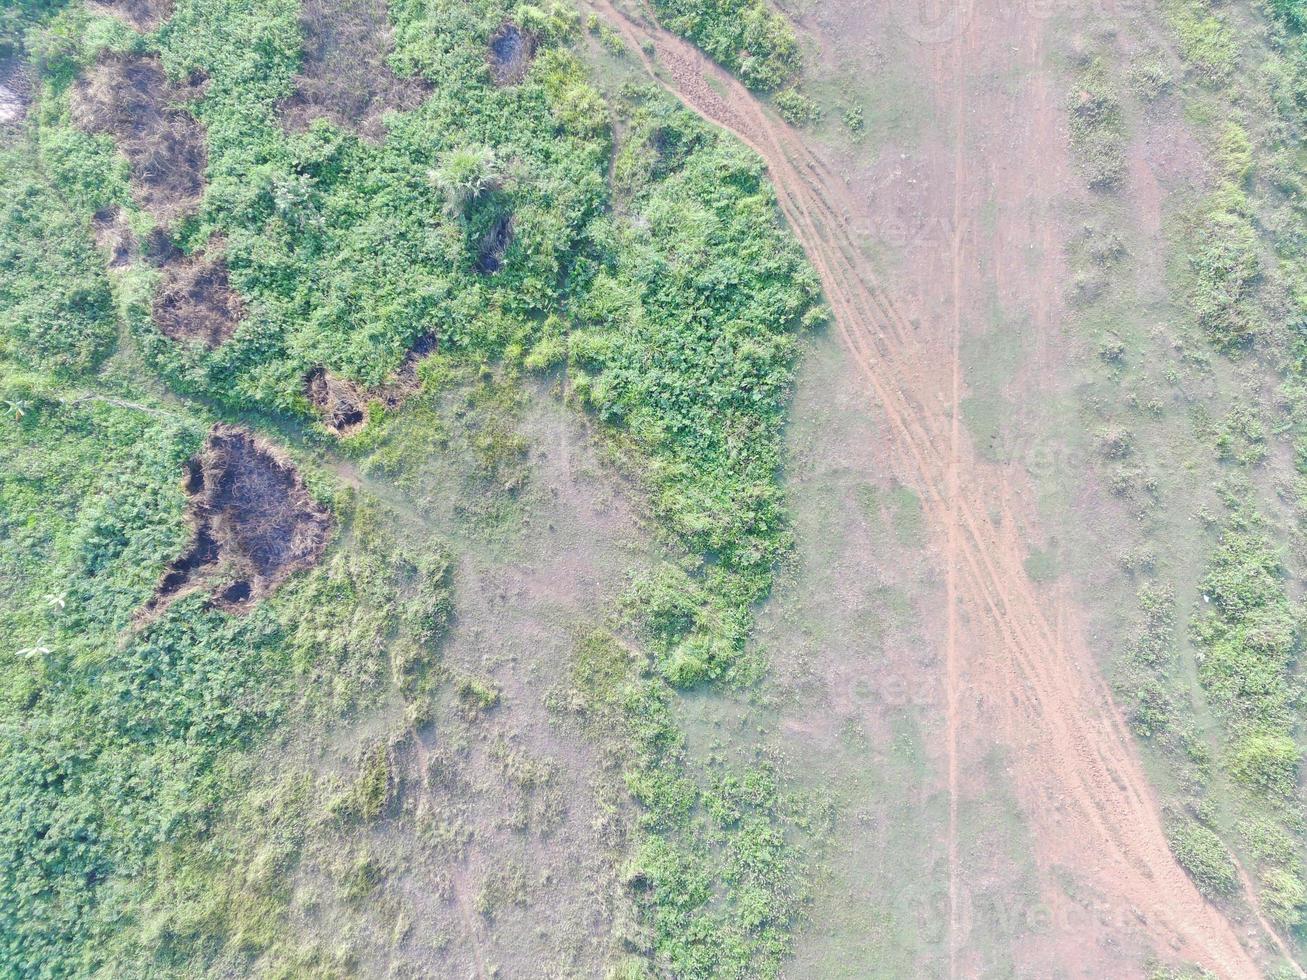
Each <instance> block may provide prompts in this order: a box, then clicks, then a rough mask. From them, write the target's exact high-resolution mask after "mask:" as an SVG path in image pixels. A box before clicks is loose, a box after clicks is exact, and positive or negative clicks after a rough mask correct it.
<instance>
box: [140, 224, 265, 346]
mask: <svg viewBox="0 0 1307 980" xmlns="http://www.w3.org/2000/svg"><path fill="white" fill-rule="evenodd" d="M219 247H220V243H219V244H217V245H215V246H213V247H211V248H210V250H209V251H206V252H200V253H196V254H195V255H192V256H188V257H184V256H173V255H168V256H167V258H166V259H165V261H164V262H163V263H162V267H163V282H162V283H161V284H160V285H159V291H158V292H157V293H156V294H155V297H154V323H155V325H156V326H157V327H158V328H159V330H160V332H161V333H163V335H164V336H166V337H170V338H172V339H173V340H187V341H195V340H198V341H200V342H201V343H202V344H204V346H205V347H207V348H209V349H210V350H212V349H213V348H215V347H217V346H219V345H220V344H222V343H223V342H224V341H226V340H229V339H230V338H231V335H232V334H233V333H235V331H236V325H237V324H238V323H239V322H240V320H241V317H242V316H244V313H245V308H244V304H242V302H241V300H240V297H239V296H237V295H236V293H234V292H233V291H232V288H231V284H230V283H229V282H228V278H227V263H226V261H225V260H224V259H223V258H222V257H221V255H215V254H213V252H214V251H215V250H216V248H219Z"/></svg>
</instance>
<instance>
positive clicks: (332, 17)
mask: <svg viewBox="0 0 1307 980" xmlns="http://www.w3.org/2000/svg"><path fill="white" fill-rule="evenodd" d="M300 30H301V31H302V32H303V35H304V49H303V55H302V61H301V64H300V73H299V74H298V75H296V76H295V91H294V94H293V95H291V97H290V98H289V99H288V100H287V101H286V103H285V104H284V105H283V106H282V121H283V123H284V124H285V126H286V128H287V129H289V130H292V131H301V130H304V129H307V128H308V126H309V124H310V123H311V122H313V120H315V119H327V120H329V121H331V122H332V123H334V124H335V125H337V126H340V127H342V128H344V129H349V130H352V131H354V132H357V133H360V134H361V135H363V136H364V137H366V138H367V139H370V140H380V139H382V138H383V137H384V136H385V135H386V131H385V127H384V126H383V125H382V123H381V116H382V114H383V113H385V112H387V111H389V110H391V109H395V110H401V111H402V110H409V109H415V108H417V107H418V106H419V105H421V104H422V102H423V101H424V100H425V99H426V97H427V94H428V93H429V92H430V91H431V88H430V86H429V85H428V84H427V83H426V82H424V81H423V80H421V79H418V78H400V77H398V76H397V75H396V74H395V73H394V72H393V71H392V70H391V69H390V65H389V64H388V63H387V60H386V58H387V56H388V55H389V54H390V52H391V50H392V48H393V46H394V43H393V39H392V31H391V27H390V18H389V16H388V15H387V12H386V3H385V0H331V2H328V0H304V2H303V3H302V4H301V6H300Z"/></svg>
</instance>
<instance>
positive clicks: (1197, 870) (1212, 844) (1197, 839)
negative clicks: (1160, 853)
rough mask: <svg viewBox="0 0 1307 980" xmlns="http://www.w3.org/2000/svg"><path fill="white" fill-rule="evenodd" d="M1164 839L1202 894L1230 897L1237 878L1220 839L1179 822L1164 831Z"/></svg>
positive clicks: (1186, 821)
mask: <svg viewBox="0 0 1307 980" xmlns="http://www.w3.org/2000/svg"><path fill="white" fill-rule="evenodd" d="M1166 839H1167V841H1168V842H1169V843H1170V845H1171V851H1172V852H1173V853H1174V854H1175V857H1176V860H1177V861H1179V862H1180V865H1181V867H1183V868H1184V869H1185V870H1186V871H1188V872H1189V875H1190V876H1191V877H1192V878H1193V879H1194V883H1195V884H1197V885H1198V888H1199V890H1200V891H1202V892H1203V894H1205V895H1209V896H1212V897H1219V896H1222V895H1232V894H1234V892H1235V891H1237V890H1238V888H1239V876H1238V873H1237V872H1236V871H1235V867H1234V862H1233V861H1231V860H1230V854H1229V852H1228V851H1226V849H1225V845H1224V844H1222V843H1221V838H1219V837H1217V836H1216V834H1214V833H1212V831H1211V830H1209V829H1208V828H1207V827H1204V826H1203V825H1202V824H1200V823H1198V822H1197V821H1194V820H1189V819H1180V820H1176V821H1173V822H1171V823H1170V824H1168V825H1167V828H1166Z"/></svg>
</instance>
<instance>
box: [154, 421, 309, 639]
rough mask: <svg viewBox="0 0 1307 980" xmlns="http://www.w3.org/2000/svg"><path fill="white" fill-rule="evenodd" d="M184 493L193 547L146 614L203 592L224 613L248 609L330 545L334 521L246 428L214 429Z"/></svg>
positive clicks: (192, 463) (189, 470)
mask: <svg viewBox="0 0 1307 980" xmlns="http://www.w3.org/2000/svg"><path fill="white" fill-rule="evenodd" d="M182 486H183V489H184V490H185V491H186V494H187V497H188V503H187V515H188V519H189V521H190V523H191V526H192V528H193V529H194V532H193V534H192V536H191V543H190V545H189V547H188V548H187V549H186V551H185V553H183V554H182V555H181V556H180V557H179V558H177V559H176V560H174V561H173V562H172V563H171V564H169V566H168V568H167V569H166V570H165V571H164V574H163V577H162V578H161V579H160V581H159V585H158V588H157V589H156V591H155V595H154V597H153V598H152V599H151V600H150V601H149V602H148V603H147V604H146V606H145V609H144V611H143V612H144V614H145V615H151V614H153V613H157V612H159V611H160V610H162V609H164V608H165V607H166V606H167V605H168V604H169V603H171V602H173V601H174V600H175V599H177V598H180V597H181V596H183V595H187V594H190V593H192V592H195V591H199V590H201V589H208V590H209V591H210V596H211V602H212V603H213V604H214V605H215V606H218V607H219V608H223V609H227V610H229V611H234V612H238V611H241V610H243V609H248V608H250V607H251V606H252V605H253V604H254V603H255V602H257V601H258V600H259V599H261V598H263V597H264V596H267V595H269V594H270V593H272V592H273V591H274V590H275V589H276V588H277V586H279V585H280V584H281V583H282V582H283V581H285V579H286V578H287V577H289V576H290V575H291V574H293V573H294V572H297V571H299V570H300V569H303V568H307V567H308V566H310V565H312V564H313V563H314V562H316V561H317V560H318V558H319V556H321V554H322V551H323V549H324V548H325V547H326V545H327V539H328V537H329V536H330V533H331V527H332V521H331V515H330V514H329V513H328V512H327V510H326V509H325V508H324V507H322V506H321V505H320V504H318V503H317V502H316V501H314V500H313V498H312V497H311V496H310V495H309V492H308V490H307V489H306V488H305V486H304V481H303V480H302V479H301V477H300V475H299V472H298V471H297V470H296V469H295V467H294V466H293V465H292V464H291V463H290V461H289V460H287V459H286V458H285V457H284V456H282V455H281V453H279V452H278V451H277V450H276V449H274V448H273V447H272V446H270V445H269V444H268V443H266V442H265V441H264V440H262V439H260V438H258V437H256V436H255V435H254V434H253V433H251V432H250V431H249V430H247V429H242V428H239V427H237V426H233V425H226V424H222V423H219V424H218V425H215V426H214V427H213V429H212V430H211V431H210V432H209V438H208V439H207V440H206V442H205V445H204V448H203V450H201V451H200V453H199V454H198V455H197V456H195V457H193V458H192V459H190V460H189V461H188V462H187V463H186V466H185V469H184V473H183V480H182Z"/></svg>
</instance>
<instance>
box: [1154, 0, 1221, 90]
mask: <svg viewBox="0 0 1307 980" xmlns="http://www.w3.org/2000/svg"><path fill="white" fill-rule="evenodd" d="M1166 9H1167V15H1168V17H1169V18H1170V20H1171V23H1172V25H1173V26H1174V28H1175V31H1176V34H1177V36H1178V37H1179V40H1180V57H1181V58H1183V59H1184V61H1185V63H1186V64H1187V65H1189V66H1190V67H1191V68H1193V69H1195V71H1196V72H1197V74H1198V77H1199V79H1200V80H1201V81H1203V82H1204V83H1206V84H1208V85H1213V86H1215V85H1220V84H1222V83H1223V82H1227V81H1229V79H1230V77H1231V76H1232V75H1233V74H1234V70H1235V67H1236V66H1237V64H1238V60H1239V48H1238V44H1237V43H1236V41H1235V37H1234V34H1233V33H1232V32H1231V31H1230V29H1229V27H1227V26H1226V23H1225V21H1224V20H1223V19H1222V18H1221V17H1219V16H1217V15H1215V14H1213V13H1211V12H1210V10H1209V8H1208V5H1207V4H1206V3H1205V2H1203V0H1177V2H1173V3H1171V4H1170V5H1168V7H1167V8H1166Z"/></svg>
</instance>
